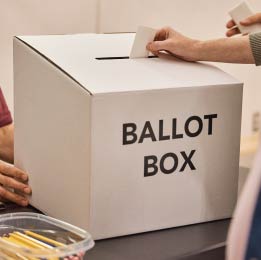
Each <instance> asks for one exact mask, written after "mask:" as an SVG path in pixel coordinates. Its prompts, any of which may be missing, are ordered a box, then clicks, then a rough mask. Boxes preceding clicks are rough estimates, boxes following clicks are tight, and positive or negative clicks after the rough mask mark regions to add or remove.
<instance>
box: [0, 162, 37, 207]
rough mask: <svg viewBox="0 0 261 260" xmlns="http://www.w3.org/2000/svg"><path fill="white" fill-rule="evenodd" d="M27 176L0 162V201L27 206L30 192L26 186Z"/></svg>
mask: <svg viewBox="0 0 261 260" xmlns="http://www.w3.org/2000/svg"><path fill="white" fill-rule="evenodd" d="M27 181H28V175H27V174H26V173H25V172H23V171H21V170H20V169H17V168H16V167H14V166H13V165H10V164H7V163H5V162H3V161H0V199H1V200H4V201H11V202H14V203H16V204H18V205H20V206H24V207H25V206H27V205H28V203H29V201H28V198H27V196H28V195H29V194H31V192H32V190H31V188H30V187H29V186H28V184H27Z"/></svg>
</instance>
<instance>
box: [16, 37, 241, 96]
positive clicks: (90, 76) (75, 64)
mask: <svg viewBox="0 0 261 260" xmlns="http://www.w3.org/2000/svg"><path fill="white" fill-rule="evenodd" d="M17 38H18V39H20V40H22V41H23V42H25V43H26V44H27V45H29V46H30V47H32V48H33V49H35V50H37V51H38V52H39V53H41V54H42V55H43V56H45V57H46V58H48V59H49V60H51V61H52V62H53V63H55V64H56V65H57V66H58V67H60V68H62V69H63V70H64V71H65V72H66V73H68V74H69V75H70V76H71V77H72V78H74V79H75V80H76V81H77V82H79V83H80V84H81V85H82V86H83V87H84V88H86V89H87V90H88V91H89V92H91V93H92V94H99V93H111V92H112V93H113V92H125V91H139V90H151V89H166V88H180V87H200V86H211V85H225V84H237V83H239V81H237V80H236V79H235V78H233V77H232V76H230V75H229V74H227V73H225V72H223V71H222V70H220V69H218V68H216V67H214V66H212V65H208V64H204V63H192V62H183V61H180V60H173V59H159V58H153V59H152V58H141V59H127V58H126V57H128V55H129V54H130V50H131V47H132V43H133V40H134V34H133V33H126V34H76V35H48V36H19V37H17ZM97 58H99V59H97ZM100 58H102V59H100ZM103 58H105V59H103Z"/></svg>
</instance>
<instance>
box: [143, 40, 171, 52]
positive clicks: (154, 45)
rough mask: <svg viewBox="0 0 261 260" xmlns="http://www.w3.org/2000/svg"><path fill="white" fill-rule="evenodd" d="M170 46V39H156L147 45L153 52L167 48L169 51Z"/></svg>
mask: <svg viewBox="0 0 261 260" xmlns="http://www.w3.org/2000/svg"><path fill="white" fill-rule="evenodd" d="M168 47H169V42H168V40H165V41H154V42H150V43H149V44H148V45H147V49H148V50H149V51H151V52H158V51H162V50H165V51H167V50H168Z"/></svg>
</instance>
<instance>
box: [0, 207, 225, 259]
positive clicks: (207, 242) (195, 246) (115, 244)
mask: <svg viewBox="0 0 261 260" xmlns="http://www.w3.org/2000/svg"><path fill="white" fill-rule="evenodd" d="M25 211H26V212H37V210H36V209H34V208H33V207H27V208H21V207H18V206H16V205H13V204H11V205H7V208H6V209H1V211H0V214H4V213H14V212H25ZM229 222H230V220H228V219H227V220H218V221H212V222H208V223H201V224H195V225H189V226H184V227H177V228H170V229H165V230H159V231H153V232H147V233H142V234H136V235H130V236H124V237H118V238H111V239H104V240H99V241H96V243H95V247H94V248H93V249H91V250H90V251H89V252H87V254H86V257H85V258H86V259H90V260H133V259H134V260H146V259H149V260H172V259H184V260H185V259H186V260H210V259H211V260H224V252H225V247H224V246H222V245H221V246H219V247H218V248H216V249H213V250H209V251H206V252H202V253H200V252H201V251H202V250H203V251H204V249H207V248H210V247H213V246H215V245H217V244H220V243H221V244H222V243H224V241H225V240H226V236H227V231H228V226H229Z"/></svg>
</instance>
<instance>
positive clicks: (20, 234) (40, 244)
mask: <svg viewBox="0 0 261 260" xmlns="http://www.w3.org/2000/svg"><path fill="white" fill-rule="evenodd" d="M13 234H16V235H18V236H20V237H21V238H24V239H26V240H29V241H31V242H33V243H35V244H38V245H39V246H42V247H44V248H46V249H53V248H54V247H53V246H50V245H48V244H46V243H43V242H42V241H40V240H37V239H34V238H32V237H30V236H27V235H25V234H23V233H21V232H14V233H13Z"/></svg>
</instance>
